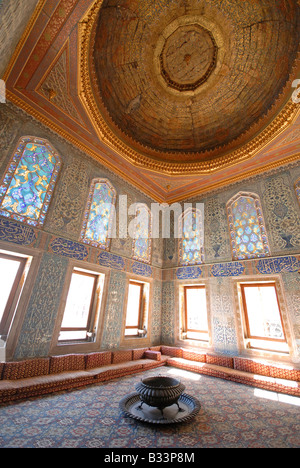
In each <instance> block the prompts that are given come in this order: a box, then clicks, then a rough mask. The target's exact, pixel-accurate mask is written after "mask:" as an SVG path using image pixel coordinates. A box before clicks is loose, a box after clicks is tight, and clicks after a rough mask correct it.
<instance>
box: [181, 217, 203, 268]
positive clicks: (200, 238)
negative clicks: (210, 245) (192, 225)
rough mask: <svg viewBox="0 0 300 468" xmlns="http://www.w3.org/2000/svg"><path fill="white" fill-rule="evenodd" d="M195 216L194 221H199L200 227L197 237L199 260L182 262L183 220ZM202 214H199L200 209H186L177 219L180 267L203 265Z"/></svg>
mask: <svg viewBox="0 0 300 468" xmlns="http://www.w3.org/2000/svg"><path fill="white" fill-rule="evenodd" d="M193 214H195V215H196V219H197V218H198V219H200V220H201V227H200V237H199V243H200V246H199V249H198V252H199V257H200V258H199V260H198V261H196V260H193V261H184V259H183V252H184V248H183V240H184V238H185V235H184V234H185V231H184V227H185V218H187V217H188V216H191V215H193ZM203 219H204V214H203V213H202V212H201V210H200V209H198V208H188V209H187V210H186V211H184V212H183V213H182V214H181V215H180V216H179V218H178V220H177V223H178V233H179V242H178V257H179V262H180V265H181V266H197V265H202V264H203V263H204V223H203Z"/></svg>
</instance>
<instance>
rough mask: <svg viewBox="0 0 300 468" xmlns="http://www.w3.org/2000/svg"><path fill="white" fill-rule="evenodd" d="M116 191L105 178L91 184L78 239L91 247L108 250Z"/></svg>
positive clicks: (95, 180)
mask: <svg viewBox="0 0 300 468" xmlns="http://www.w3.org/2000/svg"><path fill="white" fill-rule="evenodd" d="M115 203H116V191H115V189H114V187H113V186H112V185H111V183H110V182H109V181H108V180H107V179H94V180H93V181H92V184H91V188H90V192H89V196H88V201H87V205H86V209H85V212H84V219H83V224H82V230H81V235H80V239H81V240H82V241H83V242H84V243H86V244H90V245H92V246H93V247H100V248H101V249H105V250H108V248H109V243H110V234H111V229H112V223H113V221H114V215H115Z"/></svg>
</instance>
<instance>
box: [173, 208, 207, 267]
mask: <svg viewBox="0 0 300 468" xmlns="http://www.w3.org/2000/svg"><path fill="white" fill-rule="evenodd" d="M179 233H180V234H181V237H180V240H179V261H180V263H181V265H199V264H201V263H203V262H204V229H203V213H202V212H201V211H200V210H198V209H193V208H188V209H187V210H185V211H184V213H183V214H182V215H181V216H180V218H179Z"/></svg>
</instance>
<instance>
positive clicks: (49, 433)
mask: <svg viewBox="0 0 300 468" xmlns="http://www.w3.org/2000/svg"><path fill="white" fill-rule="evenodd" d="M152 375H172V376H176V375H177V376H178V377H179V378H180V380H181V381H182V382H183V383H184V384H185V386H186V390H185V392H186V393H188V394H189V395H191V396H194V397H196V398H198V400H199V401H200V403H201V410H200V412H199V414H198V415H197V416H196V417H195V418H194V419H193V420H192V421H190V422H189V423H186V424H181V425H169V426H163V425H160V426H157V425H155V426H151V425H149V424H146V423H141V422H139V421H136V420H134V419H132V418H129V417H125V416H124V414H123V413H122V412H121V411H120V409H119V401H120V400H121V399H122V398H123V396H125V395H127V394H129V393H132V392H134V391H135V385H136V384H137V383H138V382H139V381H140V380H141V378H142V377H145V376H147V377H148V376H152ZM299 406H300V398H295V397H288V396H285V395H279V394H276V393H271V392H264V391H261V390H255V389H254V388H251V387H247V386H244V385H240V384H236V383H232V382H226V381H223V380H220V379H216V378H213V377H207V376H200V375H195V374H193V373H191V372H186V371H181V370H180V369H172V368H164V369H163V370H161V369H160V370H151V371H148V372H145V373H144V374H137V375H134V376H131V377H124V378H120V379H116V380H113V381H110V382H105V383H102V384H96V385H94V386H89V387H85V388H83V389H77V390H75V391H70V392H61V393H57V394H53V395H49V396H43V397H41V398H32V399H29V400H26V401H20V402H14V403H11V404H7V405H2V406H0V448H99V447H105V448H176V449H178V448H189V449H191V448H193V449H194V448H299V447H300V407H299Z"/></svg>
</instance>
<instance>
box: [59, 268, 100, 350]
mask: <svg viewBox="0 0 300 468" xmlns="http://www.w3.org/2000/svg"><path fill="white" fill-rule="evenodd" d="M94 267H95V265H87V266H85V265H84V266H83V265H82V264H80V263H79V262H71V264H70V265H69V272H68V274H67V277H66V282H65V290H64V293H63V297H62V300H61V306H60V313H59V315H58V317H57V321H56V326H55V332H54V333H53V338H52V344H51V352H52V353H57V352H59V353H61V352H62V347H63V348H65V350H66V352H73V350H74V349H75V348H74V347H77V346H78V347H79V348H80V352H81V350H82V347H86V348H87V350H89V349H92V348H95V347H96V346H97V343H98V344H99V339H100V334H101V333H102V328H103V319H104V311H103V307H104V306H105V300H104V295H106V294H107V278H106V272H105V271H103V270H102V269H101V270H99V269H98V268H94ZM74 272H77V273H78V272H80V273H88V274H90V275H91V276H95V277H97V281H96V284H94V286H95V288H93V293H92V295H91V297H92V301H91V303H92V305H91V308H90V311H91V310H92V311H93V312H92V316H91V321H90V330H91V331H90V332H87V333H90V334H91V336H89V337H88V336H87V337H86V338H85V339H80V338H78V339H73V340H69V339H63V340H60V339H59V335H60V333H61V329H62V323H63V319H64V313H65V308H66V304H67V299H68V294H69V290H70V285H71V281H72V276H73V273H74ZM70 328H73V329H74V331H78V328H76V327H70ZM84 330H85V329H84ZM70 331H72V330H70ZM79 348H78V350H79Z"/></svg>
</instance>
